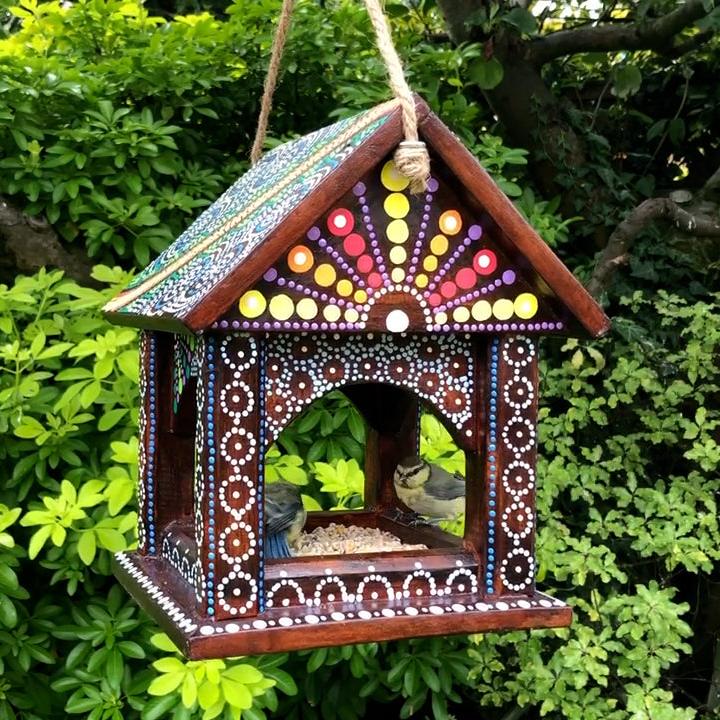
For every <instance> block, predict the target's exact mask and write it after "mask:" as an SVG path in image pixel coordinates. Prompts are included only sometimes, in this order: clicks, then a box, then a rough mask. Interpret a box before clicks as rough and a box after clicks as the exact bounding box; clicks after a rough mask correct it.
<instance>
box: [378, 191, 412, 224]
mask: <svg viewBox="0 0 720 720" xmlns="http://www.w3.org/2000/svg"><path fill="white" fill-rule="evenodd" d="M383 207H384V208H385V212H386V213H387V214H388V215H389V216H390V217H391V218H398V219H399V218H404V217H405V216H406V215H407V214H408V213H409V212H410V201H409V200H408V199H407V197H406V196H405V195H403V194H402V193H391V194H390V195H388V196H387V197H386V198H385V202H384V203H383Z"/></svg>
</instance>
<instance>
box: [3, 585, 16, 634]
mask: <svg viewBox="0 0 720 720" xmlns="http://www.w3.org/2000/svg"><path fill="white" fill-rule="evenodd" d="M17 619H18V618H17V610H16V609H15V605H14V604H13V601H12V600H11V599H10V598H9V597H8V596H7V595H3V594H2V593H0V623H2V624H3V625H4V626H5V627H8V628H11V627H15V625H16V624H17Z"/></svg>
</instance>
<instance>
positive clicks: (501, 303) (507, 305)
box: [492, 298, 515, 320]
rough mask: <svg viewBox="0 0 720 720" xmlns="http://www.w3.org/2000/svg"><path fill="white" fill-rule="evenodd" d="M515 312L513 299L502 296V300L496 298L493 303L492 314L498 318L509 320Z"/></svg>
mask: <svg viewBox="0 0 720 720" xmlns="http://www.w3.org/2000/svg"><path fill="white" fill-rule="evenodd" d="M514 312H515V306H514V304H513V301H512V300H508V299H507V298H502V299H501V300H496V301H495V302H494V303H493V306H492V314H493V315H494V316H495V317H496V318H497V319H498V320H509V319H510V318H511V317H512V315H513V313H514Z"/></svg>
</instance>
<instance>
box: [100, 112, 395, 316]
mask: <svg viewBox="0 0 720 720" xmlns="http://www.w3.org/2000/svg"><path fill="white" fill-rule="evenodd" d="M398 103H399V101H398V100H396V99H394V100H388V101H387V102H384V103H381V104H380V105H376V106H375V107H373V108H370V109H369V110H366V111H365V112H363V113H359V114H358V115H357V116H356V117H357V119H358V124H355V123H353V124H351V125H349V126H348V128H347V129H346V130H345V131H343V132H342V133H341V134H340V135H338V136H337V137H336V138H335V139H334V140H333V141H331V142H330V143H329V144H328V145H327V146H325V147H323V148H319V149H318V150H317V151H316V152H315V153H313V154H312V155H311V156H309V157H308V158H307V159H306V160H305V161H304V162H303V163H302V164H301V165H298V167H297V168H295V170H293V171H292V172H291V173H289V174H288V175H286V176H285V177H284V178H283V179H282V181H281V182H280V183H279V184H278V185H275V186H273V187H271V188H270V189H268V190H267V191H266V192H265V193H263V194H262V195H260V196H258V197H257V198H256V199H255V200H254V201H253V202H252V203H251V204H250V205H248V206H247V207H246V208H244V209H243V211H242V212H240V213H238V214H237V215H235V216H233V217H231V218H230V219H229V220H227V221H226V222H225V223H224V224H223V225H221V226H220V227H219V228H217V229H216V230H215V231H214V232H212V233H211V234H209V235H208V236H207V237H206V238H205V239H204V240H202V241H201V242H199V243H197V245H194V246H193V247H191V248H188V250H187V252H185V253H183V254H182V255H180V256H179V257H177V258H176V259H175V260H173V261H172V262H171V263H169V264H168V265H166V266H165V267H163V268H161V269H160V270H158V272H156V273H154V274H152V275H150V276H149V277H148V278H147V279H146V280H144V281H143V282H141V283H140V284H139V285H136V286H135V287H132V288H128V289H127V290H125V291H124V292H122V293H121V294H120V295H117V296H116V297H114V298H113V299H112V300H110V301H109V302H107V303H106V304H105V306H104V307H103V311H104V312H117V311H118V310H120V309H121V308H123V307H125V306H126V305H128V304H129V303H131V302H133V300H135V299H137V298H138V297H140V296H141V295H143V294H144V293H146V292H147V291H148V290H151V289H152V288H153V287H155V286H156V285H158V284H159V283H161V282H162V281H163V280H165V279H166V278H168V277H169V276H170V275H172V274H173V273H174V272H176V271H177V270H179V269H180V268H182V267H183V266H184V265H186V264H188V263H189V262H191V261H192V260H193V259H194V258H195V257H197V256H198V255H200V253H202V252H203V251H204V250H206V249H207V248H209V247H210V246H212V245H213V243H214V242H215V241H216V240H218V238H220V237H222V236H223V235H224V234H225V233H227V232H229V231H230V230H232V229H233V228H234V227H236V226H237V225H239V224H241V223H242V222H244V221H245V220H246V219H247V218H248V217H249V216H250V215H251V214H252V213H253V212H255V211H256V210H257V209H258V207H260V206H261V205H263V204H264V203H266V202H268V201H269V200H270V199H271V198H272V197H273V196H274V195H276V194H277V193H278V192H281V191H282V190H283V189H284V188H285V187H286V186H287V185H289V184H291V183H292V182H294V181H295V180H296V178H297V177H299V176H300V175H302V173H303V172H304V171H305V169H306V168H307V167H309V166H312V164H313V163H314V162H315V160H316V158H317V156H318V155H326V154H327V153H328V150H329V149H335V148H336V147H341V146H342V145H343V144H344V143H346V142H347V140H348V138H349V137H352V136H353V135H355V134H356V133H357V132H358V131H359V130H362V129H364V128H365V127H367V126H368V125H371V124H372V123H373V122H375V120H377V119H378V118H380V117H382V116H383V115H387V114H388V113H389V112H391V111H392V109H393V108H394V107H395V106H396V105H398ZM328 127H330V126H328ZM319 129H322V128H319ZM291 142H293V141H291ZM279 147H282V146H279ZM241 177H242V176H241Z"/></svg>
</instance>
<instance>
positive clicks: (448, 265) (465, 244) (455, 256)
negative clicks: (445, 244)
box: [427, 235, 472, 292]
mask: <svg viewBox="0 0 720 720" xmlns="http://www.w3.org/2000/svg"><path fill="white" fill-rule="evenodd" d="M471 243H472V238H471V237H470V236H469V235H468V236H467V237H466V238H465V239H464V240H463V241H462V243H461V244H460V245H458V246H457V247H456V248H455V251H454V252H453V253H452V255H451V256H450V257H449V258H448V259H447V261H446V262H445V264H444V265H443V266H442V267H441V268H440V270H438V273H437V275H436V276H435V279H434V280H433V281H432V282H431V283H430V284H429V285H428V287H427V290H428V292H432V291H433V290H434V289H435V288H436V287H437V286H438V285H439V284H440V283H441V282H442V280H443V278H444V277H445V275H447V273H448V272H449V271H450V270H452V268H453V265H455V263H456V262H457V261H458V260H459V259H460V257H461V256H462V255H464V254H465V251H466V250H467V249H468V248H469V247H470V245H471Z"/></svg>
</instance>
